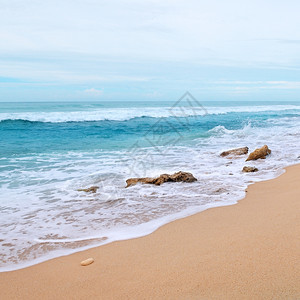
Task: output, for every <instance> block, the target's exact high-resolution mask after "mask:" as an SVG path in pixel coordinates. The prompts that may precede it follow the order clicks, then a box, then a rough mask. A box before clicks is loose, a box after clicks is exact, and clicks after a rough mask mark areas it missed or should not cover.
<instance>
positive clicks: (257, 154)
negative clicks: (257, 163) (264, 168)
mask: <svg viewBox="0 0 300 300" xmlns="http://www.w3.org/2000/svg"><path fill="white" fill-rule="evenodd" d="M270 153H271V150H270V149H269V148H268V146H267V145H264V146H263V147H261V148H259V149H256V150H254V151H253V152H252V153H250V155H249V156H248V158H247V159H246V161H249V160H257V159H259V158H262V159H265V158H266V156H267V155H269V154H270Z"/></svg>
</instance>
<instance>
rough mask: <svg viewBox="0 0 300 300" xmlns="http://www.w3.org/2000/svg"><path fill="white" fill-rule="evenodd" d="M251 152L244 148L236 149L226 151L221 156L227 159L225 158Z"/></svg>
mask: <svg viewBox="0 0 300 300" xmlns="http://www.w3.org/2000/svg"><path fill="white" fill-rule="evenodd" d="M248 151H249V148H248V147H242V148H236V149H231V150H227V151H224V152H222V153H221V154H220V156H222V157H225V156H229V155H230V156H234V155H244V154H247V153H248Z"/></svg>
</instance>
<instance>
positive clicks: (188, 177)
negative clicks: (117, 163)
mask: <svg viewBox="0 0 300 300" xmlns="http://www.w3.org/2000/svg"><path fill="white" fill-rule="evenodd" d="M196 180H197V179H196V178H195V177H194V176H193V174H191V173H188V172H181V171H180V172H177V173H174V174H172V175H169V174H162V175H160V176H159V177H155V178H151V177H145V178H129V179H127V180H126V183H127V186H126V187H129V186H131V185H136V184H137V183H138V182H140V183H147V184H155V185H161V184H163V183H164V182H180V181H182V182H194V181H196Z"/></svg>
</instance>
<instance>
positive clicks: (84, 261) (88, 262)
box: [80, 257, 94, 267]
mask: <svg viewBox="0 0 300 300" xmlns="http://www.w3.org/2000/svg"><path fill="white" fill-rule="evenodd" d="M93 262H94V259H93V258H92V257H90V258H88V259H86V260H83V261H82V262H81V263H80V264H81V265H82V266H83V267H85V266H88V265H90V264H92V263H93Z"/></svg>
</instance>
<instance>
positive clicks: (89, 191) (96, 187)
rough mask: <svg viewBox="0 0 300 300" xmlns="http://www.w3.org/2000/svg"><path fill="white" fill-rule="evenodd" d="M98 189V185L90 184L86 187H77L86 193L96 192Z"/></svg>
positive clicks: (79, 190)
mask: <svg viewBox="0 0 300 300" xmlns="http://www.w3.org/2000/svg"><path fill="white" fill-rule="evenodd" d="M98 189H99V186H91V187H89V188H87V189H78V190H77V191H78V192H86V193H96V192H97V190H98Z"/></svg>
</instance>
